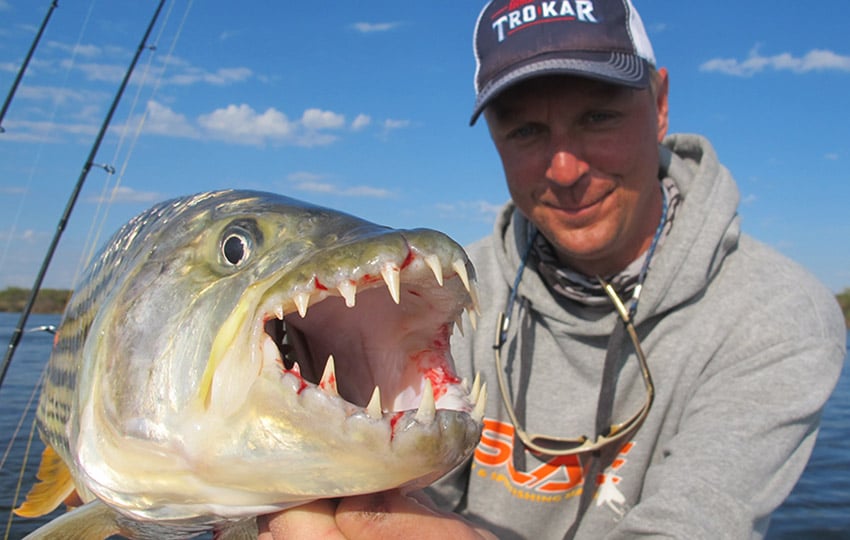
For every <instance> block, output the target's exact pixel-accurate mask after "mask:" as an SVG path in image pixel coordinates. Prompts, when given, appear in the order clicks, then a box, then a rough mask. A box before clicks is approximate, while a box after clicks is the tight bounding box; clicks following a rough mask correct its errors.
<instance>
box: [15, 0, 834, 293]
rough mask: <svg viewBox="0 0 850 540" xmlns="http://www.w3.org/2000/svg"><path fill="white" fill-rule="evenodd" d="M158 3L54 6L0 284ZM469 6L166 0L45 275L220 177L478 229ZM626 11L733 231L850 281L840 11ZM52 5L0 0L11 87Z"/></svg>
mask: <svg viewBox="0 0 850 540" xmlns="http://www.w3.org/2000/svg"><path fill="white" fill-rule="evenodd" d="M157 4H158V0H94V1H91V0H60V1H59V7H58V8H57V9H56V10H54V11H53V13H52V15H51V18H50V21H49V23H48V25H47V27H46V29H45V31H44V34H43V36H42V38H41V41H40V43H39V45H38V47H37V48H36V50H35V54H34V55H33V57H32V60H31V62H30V65H29V68H28V69H27V71H26V72H25V73H24V76H23V78H22V81H21V84H20V86H19V87H18V89H17V92H16V94H15V95H14V98H13V99H12V101H11V103H10V106H9V109H8V111H7V112H6V115H5V118H4V119H3V121H2V127H3V128H4V130H5V132H4V133H0V288H4V287H6V286H20V287H29V286H31V285H32V283H33V281H34V279H35V276H36V273H37V271H38V268H39V267H40V265H41V262H42V260H43V258H44V255H45V253H46V252H47V248H48V245H49V243H50V240H51V238H52V236H53V234H54V233H55V231H56V230H57V228H58V227H59V225H60V218H61V216H62V213H63V210H64V209H65V207H66V204H67V202H68V198H69V196H70V195H71V192H72V190H73V187H74V184H75V183H76V182H77V180H78V179H79V178H80V176H81V172H82V170H83V166H84V163H85V161H86V158H87V156H88V155H89V153H90V151H91V149H92V145H93V143H94V140H95V137H96V135H97V133H98V130H99V129H100V125H101V123H102V122H103V120H104V118H105V116H106V114H107V111H108V110H109V107H110V104H111V102H112V100H113V98H114V97H115V94H116V92H117V90H118V87H119V84H120V82H121V80H122V78H123V77H124V74H125V72H126V70H127V68H128V66H129V64H130V61H131V59H132V57H133V54H134V53H135V52H136V51H137V49H138V48H139V44H140V40H141V38H142V36H143V34H144V31H145V29H146V28H147V26H148V24H149V22H150V19H151V17H152V16H153V13H154V11H155V9H156V6H157ZM237 4H238V6H239V7H235V6H236V5H237ZM483 4H484V2H483V1H472V0H434V1H432V2H428V3H424V4H417V3H415V2H399V1H397V0H394V1H389V0H363V1H359V2H352V1H350V0H347V1H342V0H326V1H322V2H268V1H267V2H260V1H256V0H254V1H246V2H238V3H237V2H231V1H224V0H194V1H189V0H168V1H167V2H166V4H165V7H164V9H163V11H162V13H161V15H160V17H159V19H158V21H157V24H156V25H155V26H154V28H153V31H152V33H151V37H150V39H149V40H148V41H147V43H146V47H145V48H144V50H143V51H142V54H141V56H140V59H139V62H138V64H137V66H136V69H135V71H134V73H133V76H132V78H131V80H130V83H129V85H128V86H127V90H126V92H125V93H124V96H123V98H122V99H121V101H120V103H119V105H118V107H117V109H116V110H115V114H114V117H113V119H112V122H111V124H110V128H109V130H108V132H107V133H106V136H105V137H104V139H103V144H102V145H101V147H100V149H99V151H98V152H97V154H96V157H95V159H94V163H96V164H97V165H103V166H104V167H99V166H95V167H93V168H92V169H91V171H90V172H89V174H88V175H87V177H86V183H85V185H84V188H83V191H82V193H81V195H80V197H79V199H78V201H77V204H76V205H75V206H74V210H73V213H72V214H71V218H70V220H69V221H68V223H67V228H66V229H65V232H64V235H63V237H62V240H61V242H60V244H59V248H58V250H57V253H56V255H55V257H54V259H53V262H52V264H51V266H50V269H49V271H48V273H47V275H46V278H45V282H44V286H46V287H58V288H68V287H72V286H73V283H74V282H75V280H76V276H78V275H79V272H80V264H81V262H80V261H83V260H85V259H86V257H88V256H90V254H91V252H92V249H93V246H94V247H97V246H99V245H100V244H102V243H103V242H104V241H105V240H106V239H107V238H108V237H109V236H110V235H111V234H112V232H114V231H115V230H116V229H117V228H118V227H119V226H120V225H121V224H122V223H124V222H125V221H127V220H128V219H129V218H130V217H132V216H133V215H135V214H137V213H139V212H141V211H143V210H144V209H146V208H148V207H150V206H151V205H153V204H154V203H155V202H157V201H160V200H164V199H167V198H171V197H176V196H181V195H186V194H190V193H195V192H200V191H207V190H213V189H221V188H244V189H260V190H265V191H274V192H278V193H283V194H286V195H288V196H291V197H294V198H297V199H302V200H305V201H309V202H311V203H316V204H320V205H324V206H329V207H332V208H336V209H340V210H343V211H346V212H349V213H352V214H355V215H358V216H360V217H363V218H366V219H369V220H371V221H375V222H378V223H382V224H385V225H389V226H392V227H398V228H411V227H430V228H434V229H438V230H441V231H443V232H445V233H447V234H449V235H450V236H452V237H453V238H455V239H456V240H457V241H458V242H460V243H462V244H466V243H469V242H471V241H473V240H475V239H477V238H480V237H482V236H484V235H486V234H489V233H490V231H491V229H492V223H493V220H494V217H495V215H496V211H497V209H498V208H499V207H500V206H501V205H502V204H503V203H504V202H505V201H506V200H507V198H508V192H507V189H506V187H505V184H504V176H503V173H502V169H501V165H500V162H499V159H498V156H497V155H496V153H495V151H494V149H493V148H492V143H491V141H490V139H489V135H488V133H487V130H486V127H485V125H484V122H479V124H477V125H476V126H474V127H469V125H468V121H469V116H470V113H471V110H472V104H473V101H474V90H473V83H472V77H473V72H474V67H475V62H474V59H473V56H472V30H473V27H474V24H475V20H476V18H477V15H478V12H479V11H480V9H481V7H482V6H483ZM635 4H636V6H637V8H638V10H639V11H640V13H641V16H642V18H643V21H644V24H645V26H646V28H647V31H648V33H649V36H650V39H651V41H652V43H653V47H654V49H655V55H656V58H657V61H658V65H659V66H664V67H666V68H667V69H668V70H669V72H670V81H671V82H670V131H671V132H686V133H699V134H702V135H705V136H706V137H708V138H709V139H710V140H711V142H712V143H713V144H714V146H715V148H716V150H717V153H718V155H719V157H720V159H721V161H722V162H723V163H724V164H725V165H726V167H727V168H728V169H729V170H730V171H731V172H732V174H733V175H734V177H735V178H736V180H737V182H738V185H739V189H740V192H741V205H740V209H739V211H740V215H741V218H742V226H743V228H744V230H745V231H746V232H748V233H749V234H751V235H753V236H755V237H756V238H758V239H759V240H761V241H763V242H766V243H767V244H769V245H771V246H773V247H774V248H776V249H777V250H779V251H780V252H782V253H784V254H786V255H788V256H789V257H791V258H792V259H794V260H796V261H798V262H799V263H801V264H802V265H803V266H805V267H807V268H808V269H809V270H810V271H811V272H813V273H814V274H815V275H816V276H817V277H818V278H819V279H820V280H821V281H823V282H824V283H825V284H826V285H827V287H829V288H830V289H831V290H833V291H834V292H840V291H842V290H844V289H845V288H848V287H850V167H849V166H850V41H848V39H847V20H848V19H849V18H850V3H848V2H847V1H846V0H823V1H821V2H817V3H804V2H788V3H777V2H775V1H767V0H747V1H746V2H741V1H740V0H716V1H713V2H692V1H687V2H685V1H682V0H635ZM50 5H51V0H0V92H2V94H0V95H2V96H4V98H5V95H6V93H7V92H8V91H9V89H11V87H12V84H13V81H14V80H15V77H16V75H17V73H18V70H19V69H20V66H21V63H22V62H23V60H24V58H25V57H26V54H27V51H28V50H29V49H30V47H31V45H32V43H33V39H34V37H35V34H36V31H37V30H38V28H39V26H40V25H41V23H42V21H43V20H44V17H45V15H46V14H47V12H48V8H49V7H50ZM106 168H110V169H111V170H114V173H112V174H110V173H108V172H107V170H106ZM777 292H780V291H777Z"/></svg>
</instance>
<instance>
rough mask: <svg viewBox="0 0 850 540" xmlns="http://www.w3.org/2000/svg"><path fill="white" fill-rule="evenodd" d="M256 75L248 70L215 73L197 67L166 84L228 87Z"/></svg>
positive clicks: (233, 69) (228, 69) (234, 69)
mask: <svg viewBox="0 0 850 540" xmlns="http://www.w3.org/2000/svg"><path fill="white" fill-rule="evenodd" d="M253 74H254V72H253V71H251V70H250V69H248V68H245V67H236V68H219V69H217V70H215V71H206V70H204V69H201V68H197V67H192V66H189V67H185V68H184V69H183V71H182V72H181V73H176V74H174V75H171V76H170V77H167V78H166V81H165V83H166V84H173V85H175V86H189V85H192V84H198V83H206V84H211V85H213V86H226V85H228V84H233V83H238V82H242V81H245V80H248V79H250V78H251V76H252V75H253Z"/></svg>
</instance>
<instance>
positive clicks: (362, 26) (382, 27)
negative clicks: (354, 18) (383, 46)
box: [352, 22, 401, 34]
mask: <svg viewBox="0 0 850 540" xmlns="http://www.w3.org/2000/svg"><path fill="white" fill-rule="evenodd" d="M400 24H401V23H397V22H386V23H369V22H358V23H354V24H353V25H352V26H353V27H354V29H355V30H357V31H358V32H360V33H363V34H372V33H374V32H387V31H389V30H393V29H395V28H397V27H398V26H399V25H400Z"/></svg>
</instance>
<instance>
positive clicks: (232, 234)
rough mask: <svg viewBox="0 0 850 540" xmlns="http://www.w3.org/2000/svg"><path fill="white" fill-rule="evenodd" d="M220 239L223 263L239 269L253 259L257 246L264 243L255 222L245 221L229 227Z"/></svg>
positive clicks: (238, 221)
mask: <svg viewBox="0 0 850 540" xmlns="http://www.w3.org/2000/svg"><path fill="white" fill-rule="evenodd" d="M220 238H221V242H220V244H219V255H220V257H221V262H222V263H223V264H224V265H225V266H229V267H231V268H239V267H240V266H242V265H243V264H245V262H246V261H248V259H250V258H251V254H252V252H253V250H254V248H255V246H257V245H259V244H258V243H261V242H262V238H263V235H262V233H261V232H260V230H259V228H258V227H257V223H256V222H255V221H253V220H245V219H243V220H237V221H234V222H232V223H231V224H230V225H228V226H227V227H226V228H225V229H224V232H222V234H221V237H220Z"/></svg>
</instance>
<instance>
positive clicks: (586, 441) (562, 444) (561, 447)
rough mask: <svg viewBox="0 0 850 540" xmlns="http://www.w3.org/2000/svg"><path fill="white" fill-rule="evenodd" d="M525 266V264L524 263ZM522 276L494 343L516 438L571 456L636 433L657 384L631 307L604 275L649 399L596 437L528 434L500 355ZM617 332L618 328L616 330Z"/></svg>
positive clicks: (549, 452)
mask: <svg viewBox="0 0 850 540" xmlns="http://www.w3.org/2000/svg"><path fill="white" fill-rule="evenodd" d="M522 266H524V264H523V265H522ZM522 266H521V267H520V270H519V272H520V273H522ZM519 278H520V276H519V275H517V280H516V282H515V283H514V287H513V289H512V290H511V294H510V296H509V297H508V302H507V305H506V307H505V311H504V312H500V313H499V316H498V320H497V324H496V339H495V342H494V344H493V350H494V356H495V359H496V375H497V379H498V383H499V391H500V392H501V394H502V401H503V403H504V404H505V409H506V410H507V411H508V416H509V417H510V420H511V423H512V424H513V426H514V430H515V433H516V435H517V437H519V439H520V440H521V441H522V443H523V444H524V445H525V446H526V448H528V449H529V450H532V451H534V452H537V453H539V454H543V455H549V456H569V455H576V454H583V453H586V452H597V451H599V450H601V449H602V448H604V447H606V446H608V445H611V444H615V443H617V442H620V441H623V440H625V439H626V437H628V436H630V435H632V434H634V433H635V432H636V431H637V430H638V429H639V428H640V426H641V424H642V423H643V421H644V420H645V419H646V417H647V415H648V414H649V409H650V407H652V400H653V399H654V397H655V386H654V385H653V383H652V376H651V375H650V373H649V365H648V364H647V362H646V356H645V355H644V353H643V349H642V348H641V346H640V339H639V338H638V335H637V331H636V330H635V327H634V324H633V319H632V314H631V313H630V312H629V310H628V309H626V306H625V305H624V304H623V301H622V300H620V297H619V296H618V295H617V292H616V291H615V290H614V287H612V286H611V284H609V283H608V282H606V281H605V280H604V279H602V278H597V279H598V280H599V282H600V284H601V285H602V287H603V288H604V289H605V292H606V293H607V294H608V297H609V298H610V299H611V301H612V302H613V303H614V306H615V307H616V308H617V313H618V314H619V316H620V319H621V320H622V323H623V326H624V329H625V331H626V332H627V333H628V334H629V338H631V341H632V345H633V346H634V349H635V353H636V355H637V359H638V362H639V363H640V371H641V374H642V376H643V382H644V386H645V388H646V400H645V401H644V403H643V406H642V407H641V408H640V410H638V411H637V412H636V413H635V414H633V415H632V416H630V417H629V418H628V419H627V420H626V421H624V422H621V423H618V424H611V425H610V427H609V428H608V429H607V430H605V432H604V433H601V434H599V435H598V436H597V437H596V439H595V440H591V439H590V438H588V437H586V436H581V437H577V438H563V437H552V436H550V435H542V434H539V433H528V432H527V431H526V430H525V429H524V428H523V427H522V425H521V424H520V423H519V421H518V420H517V415H516V411H515V410H514V407H513V404H512V401H511V396H510V394H509V392H508V386H507V383H506V382H505V373H504V370H503V369H502V358H501V351H502V346H504V344H505V342H506V341H507V337H508V328H509V327H510V324H511V319H510V317H509V316H508V315H506V313H508V314H510V313H512V310H513V304H514V302H515V301H516V291H517V286H518V285H519ZM639 286H640V285H639ZM637 294H639V290H638V291H636V294H635V297H637ZM618 324H619V321H618ZM615 332H618V330H617V329H615ZM621 335H622V334H621Z"/></svg>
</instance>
